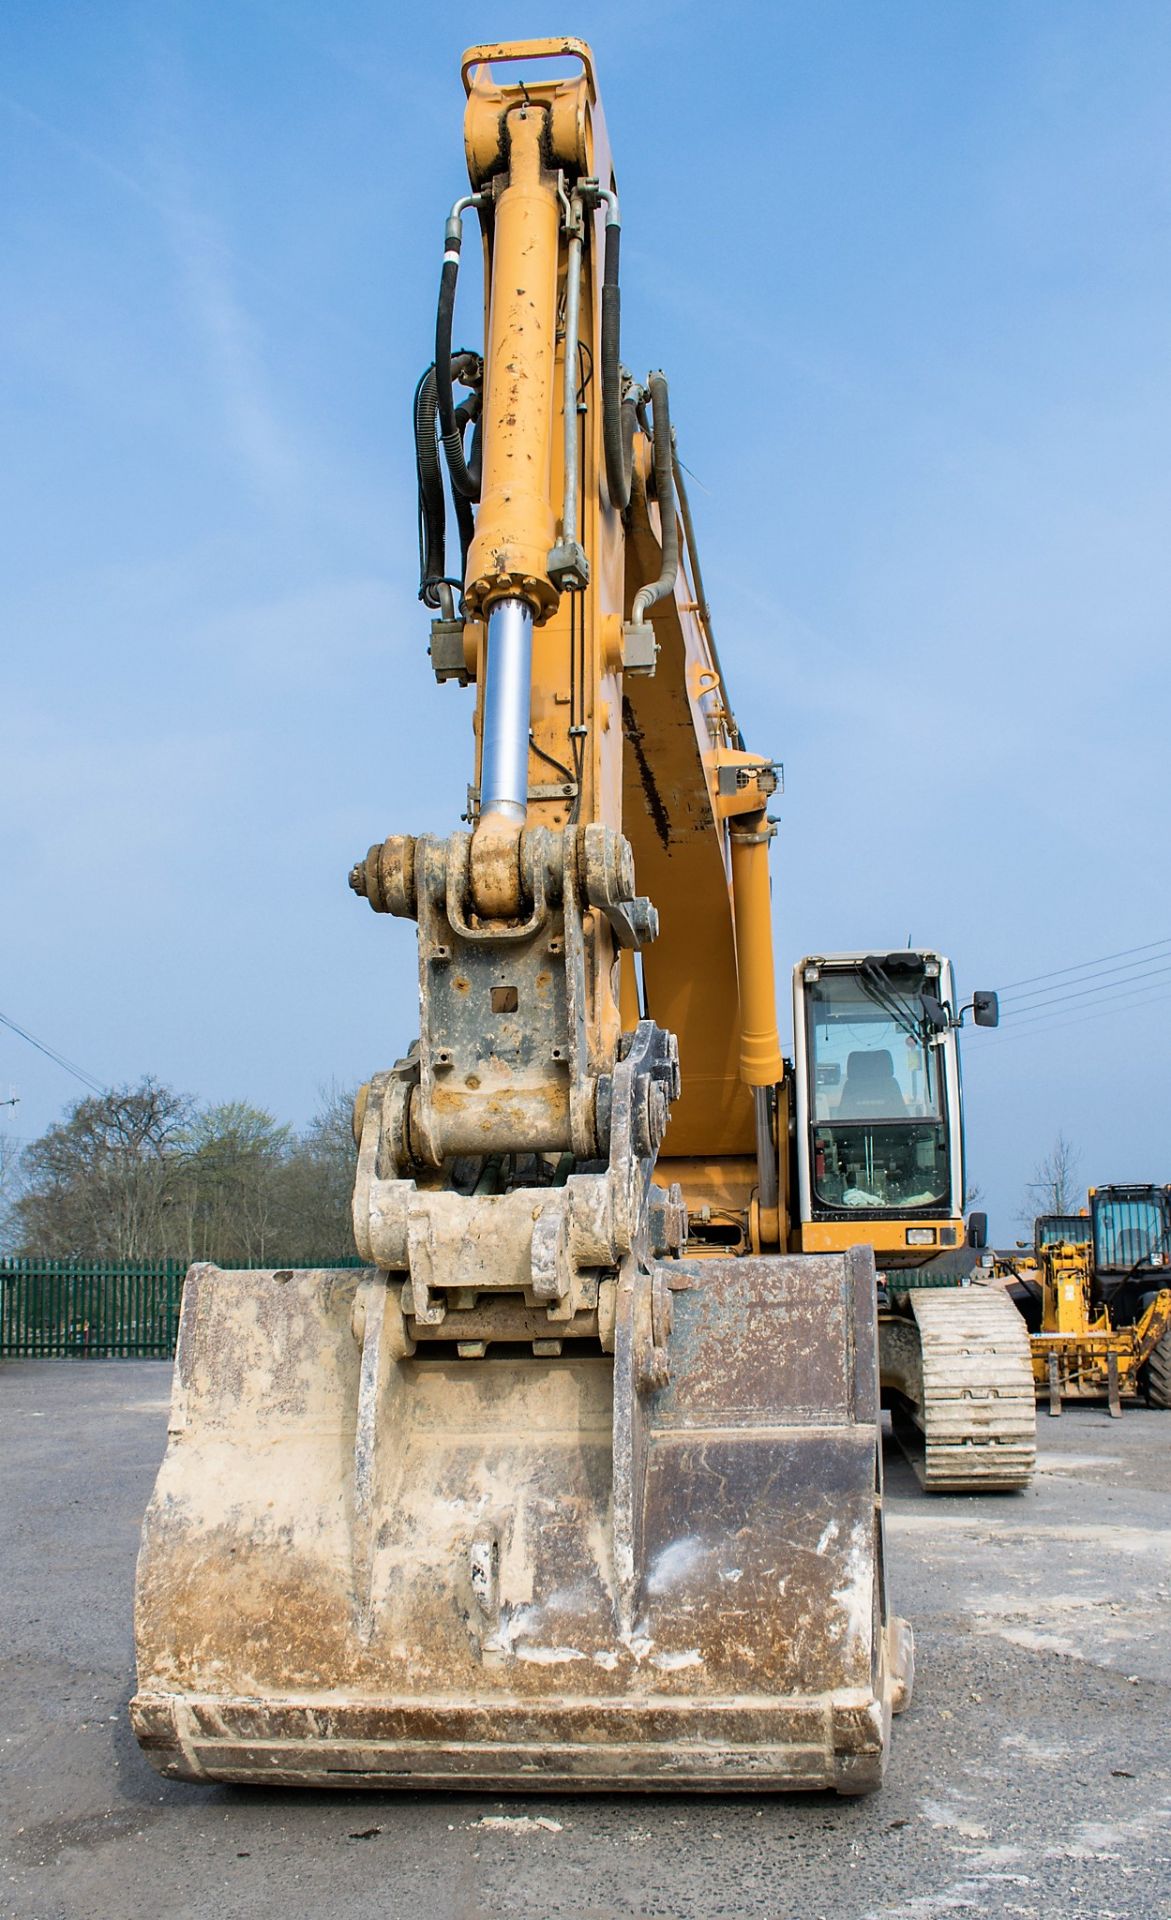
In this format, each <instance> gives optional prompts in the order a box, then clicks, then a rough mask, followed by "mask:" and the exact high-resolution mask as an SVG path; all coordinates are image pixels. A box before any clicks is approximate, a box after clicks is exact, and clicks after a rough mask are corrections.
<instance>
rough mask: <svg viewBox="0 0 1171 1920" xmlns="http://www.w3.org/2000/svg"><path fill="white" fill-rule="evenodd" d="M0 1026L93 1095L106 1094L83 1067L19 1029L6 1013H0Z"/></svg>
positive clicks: (23, 1029)
mask: <svg viewBox="0 0 1171 1920" xmlns="http://www.w3.org/2000/svg"><path fill="white" fill-rule="evenodd" d="M0 1026H5V1027H8V1028H9V1030H10V1031H11V1032H12V1033H16V1034H19V1035H20V1038H21V1039H22V1040H27V1041H28V1044H29V1046H30V1047H35V1048H36V1050H37V1052H38V1053H43V1054H44V1056H45V1058H46V1060H52V1061H53V1062H54V1064H55V1065H56V1066H58V1067H64V1069H65V1071H66V1073H71V1074H72V1075H73V1078H74V1079H75V1080H80V1081H81V1084H82V1086H83V1087H88V1088H89V1090H90V1092H91V1093H105V1091H106V1089H105V1087H103V1086H102V1085H100V1083H99V1082H98V1081H97V1080H95V1079H94V1078H93V1075H92V1074H89V1073H86V1072H85V1070H84V1068H82V1067H79V1066H75V1065H74V1063H73V1061H72V1060H67V1059H66V1058H65V1055H64V1054H63V1053H58V1052H57V1050H56V1048H55V1047H50V1046H47V1045H46V1044H45V1042H44V1041H43V1040H38V1039H37V1037H36V1035H35V1034H33V1033H29V1032H28V1031H27V1030H26V1029H25V1028H24V1027H18V1026H17V1024H16V1021H15V1020H10V1019H9V1018H8V1015H7V1014H6V1013H0Z"/></svg>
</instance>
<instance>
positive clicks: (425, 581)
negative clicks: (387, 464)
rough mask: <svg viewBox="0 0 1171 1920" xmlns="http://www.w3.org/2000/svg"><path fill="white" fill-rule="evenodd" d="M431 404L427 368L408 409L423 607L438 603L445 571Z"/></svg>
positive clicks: (440, 486) (432, 385)
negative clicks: (415, 478) (415, 477)
mask: <svg viewBox="0 0 1171 1920" xmlns="http://www.w3.org/2000/svg"><path fill="white" fill-rule="evenodd" d="M435 404H436V402H435V369H434V367H428V368H427V371H426V373H425V374H424V375H423V377H422V379H421V380H420V381H419V384H418V386H417V387H416V388H415V399H414V406H413V409H412V419H413V423H414V432H415V471H416V473H417V475H418V482H419V598H420V600H421V601H422V602H423V604H424V606H427V607H437V606H438V605H439V591H438V587H439V582H440V581H441V580H442V579H443V577H444V573H445V570H446V553H445V547H446V542H447V526H446V520H447V515H446V509H445V506H444V500H443V473H442V469H441V468H440V465H439V447H438V444H437V442H436V439H435Z"/></svg>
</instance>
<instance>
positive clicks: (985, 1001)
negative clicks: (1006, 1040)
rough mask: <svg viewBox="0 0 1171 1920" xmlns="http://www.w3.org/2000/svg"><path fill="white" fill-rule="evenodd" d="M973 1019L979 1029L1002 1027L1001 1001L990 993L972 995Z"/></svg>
mask: <svg viewBox="0 0 1171 1920" xmlns="http://www.w3.org/2000/svg"><path fill="white" fill-rule="evenodd" d="M972 1019H973V1020H974V1022H975V1024H976V1025H977V1026H978V1027H998V1026H999V1025H1000V1001H999V998H998V997H997V995H996V994H994V993H990V992H984V993H974V994H973V995H972Z"/></svg>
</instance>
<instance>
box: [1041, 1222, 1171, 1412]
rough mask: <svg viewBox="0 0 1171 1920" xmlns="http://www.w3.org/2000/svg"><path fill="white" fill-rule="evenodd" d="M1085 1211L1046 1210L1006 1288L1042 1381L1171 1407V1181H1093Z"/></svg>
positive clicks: (1112, 1403) (1074, 1391)
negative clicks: (1030, 1251)
mask: <svg viewBox="0 0 1171 1920" xmlns="http://www.w3.org/2000/svg"><path fill="white" fill-rule="evenodd" d="M1089 1197H1090V1205H1089V1208H1088V1210H1087V1211H1086V1212H1084V1213H1081V1214H1042V1215H1040V1216H1039V1218H1038V1219H1037V1220H1036V1222H1035V1223H1034V1229H1033V1257H1032V1259H1031V1260H1029V1261H1017V1262H1011V1261H1010V1262H1009V1263H1008V1264H1007V1266H1006V1268H1005V1277H1006V1279H1007V1282H1008V1285H1007V1289H1006V1290H1007V1292H1008V1295H1009V1297H1010V1298H1011V1299H1012V1300H1013V1302H1014V1304H1015V1305H1016V1307H1017V1308H1018V1310H1019V1312H1020V1313H1021V1315H1022V1317H1023V1319H1024V1321H1025V1324H1026V1326H1027V1328H1028V1330H1029V1335H1030V1342H1031V1349H1032V1363H1033V1381H1034V1385H1035V1387H1036V1390H1037V1392H1038V1394H1044V1395H1045V1396H1046V1399H1047V1401H1048V1407H1049V1412H1050V1413H1051V1414H1054V1415H1056V1414H1059V1413H1060V1412H1061V1403H1062V1400H1063V1398H1064V1399H1073V1400H1105V1401H1106V1403H1107V1406H1108V1407H1109V1410H1110V1412H1111V1414H1113V1415H1114V1416H1115V1417H1117V1416H1118V1415H1120V1414H1121V1412H1122V1402H1123V1400H1124V1399H1138V1398H1140V1397H1145V1398H1146V1400H1147V1402H1148V1404H1149V1405H1151V1406H1153V1407H1171V1188H1168V1187H1154V1186H1134V1185H1130V1186H1118V1185H1115V1186H1101V1187H1091V1188H1090V1196H1089Z"/></svg>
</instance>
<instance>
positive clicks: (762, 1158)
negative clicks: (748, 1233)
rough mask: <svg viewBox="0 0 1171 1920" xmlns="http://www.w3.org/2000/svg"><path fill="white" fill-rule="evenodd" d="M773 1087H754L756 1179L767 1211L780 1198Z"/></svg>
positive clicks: (762, 1202)
mask: <svg viewBox="0 0 1171 1920" xmlns="http://www.w3.org/2000/svg"><path fill="white" fill-rule="evenodd" d="M771 1096H772V1088H771V1087H753V1089H752V1104H753V1107H754V1108H755V1112H756V1179H757V1197H758V1199H759V1201H760V1205H761V1208H762V1209H763V1210H764V1211H765V1212H769V1211H771V1209H772V1208H774V1207H775V1206H776V1204H777V1200H778V1198H779V1184H778V1180H777V1150H776V1147H775V1145H774V1144H773V1128H772V1098H771Z"/></svg>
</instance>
